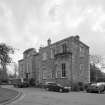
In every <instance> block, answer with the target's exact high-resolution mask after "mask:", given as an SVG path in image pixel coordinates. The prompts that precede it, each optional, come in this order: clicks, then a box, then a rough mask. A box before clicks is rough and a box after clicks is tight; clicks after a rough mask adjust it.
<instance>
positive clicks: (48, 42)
mask: <svg viewBox="0 0 105 105" xmlns="http://www.w3.org/2000/svg"><path fill="white" fill-rule="evenodd" d="M47 44H48V46H50V45H51V39H50V38H49V39H48V40H47Z"/></svg>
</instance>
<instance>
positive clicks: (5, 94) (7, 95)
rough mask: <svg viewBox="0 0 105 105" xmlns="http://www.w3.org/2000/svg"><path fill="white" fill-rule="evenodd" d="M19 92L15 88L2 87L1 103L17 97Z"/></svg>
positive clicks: (0, 92)
mask: <svg viewBox="0 0 105 105" xmlns="http://www.w3.org/2000/svg"><path fill="white" fill-rule="evenodd" d="M17 94H18V92H17V91H15V90H11V89H6V88H0V103H3V102H6V101H8V100H11V99H12V98H14V97H16V96H17Z"/></svg>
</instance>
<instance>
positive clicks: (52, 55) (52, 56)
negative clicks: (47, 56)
mask: <svg viewBox="0 0 105 105" xmlns="http://www.w3.org/2000/svg"><path fill="white" fill-rule="evenodd" d="M51 58H52V59H53V58H54V53H53V50H52V49H51Z"/></svg>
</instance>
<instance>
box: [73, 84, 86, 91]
mask: <svg viewBox="0 0 105 105" xmlns="http://www.w3.org/2000/svg"><path fill="white" fill-rule="evenodd" d="M84 89H85V86H84V83H82V82H77V83H73V84H72V91H84Z"/></svg>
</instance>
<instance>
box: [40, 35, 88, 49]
mask: <svg viewBox="0 0 105 105" xmlns="http://www.w3.org/2000/svg"><path fill="white" fill-rule="evenodd" d="M74 38H79V36H78V35H76V36H70V37H67V38H65V39H62V40H59V41H57V42H54V43H52V44H51V46H53V45H55V44H58V43H61V42H63V41H66V40H69V39H74ZM79 43H81V44H83V45H84V46H85V47H88V48H89V46H88V45H86V44H84V43H83V42H82V41H80V40H79ZM47 47H48V46H45V47H42V48H47Z"/></svg>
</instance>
